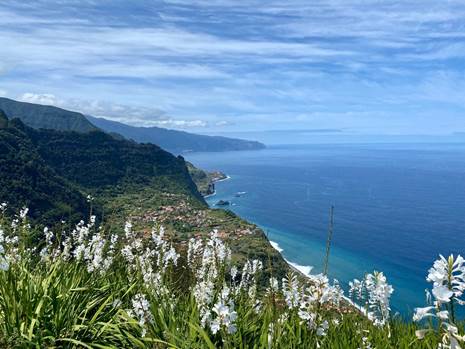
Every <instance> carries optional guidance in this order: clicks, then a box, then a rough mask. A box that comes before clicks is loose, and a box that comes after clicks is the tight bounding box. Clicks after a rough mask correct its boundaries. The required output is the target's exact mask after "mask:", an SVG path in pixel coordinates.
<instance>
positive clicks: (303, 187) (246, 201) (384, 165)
mask: <svg viewBox="0 0 465 349" xmlns="http://www.w3.org/2000/svg"><path fill="white" fill-rule="evenodd" d="M187 159H188V160H189V161H191V162H192V163H194V164H195V165H196V166H198V167H201V168H203V169H207V170H221V171H223V172H225V173H227V174H228V175H229V176H230V177H231V178H230V179H229V180H226V181H223V182H220V183H217V185H216V189H217V193H216V195H215V196H212V197H210V198H208V202H209V203H210V204H211V205H214V204H215V203H216V202H217V201H218V200H220V199H223V200H228V201H230V202H231V203H232V205H231V206H230V209H231V210H233V211H234V212H236V213H237V214H238V215H240V216H241V217H243V218H245V219H247V220H249V221H252V222H254V223H256V224H258V225H260V226H261V227H262V228H264V229H265V230H266V231H267V232H268V235H269V238H270V240H272V241H274V242H276V243H278V244H279V247H280V248H281V249H282V254H283V255H284V257H285V258H286V259H287V260H289V261H290V262H293V263H296V264H299V265H301V266H313V267H314V269H313V272H314V273H317V272H320V271H322V267H323V260H324V254H325V244H326V236H327V229H328V220H329V209H330V206H331V205H334V206H335V226H334V235H333V241H332V247H331V255H330V263H329V274H330V276H331V277H333V278H336V279H338V280H339V281H340V282H341V284H342V285H346V284H347V283H348V282H349V281H350V280H352V279H353V278H362V277H363V276H364V274H365V273H366V272H372V271H373V270H379V271H383V272H384V273H385V274H386V276H387V278H388V281H389V282H390V283H391V284H393V286H394V288H395V292H394V294H393V296H392V308H393V310H394V311H398V312H400V313H401V314H403V315H407V314H409V313H410V312H411V311H412V310H413V308H414V307H417V306H424V303H425V291H424V290H425V289H426V288H430V285H429V284H428V283H427V282H426V280H425V278H426V275H427V271H428V269H429V268H430V267H431V265H432V263H433V261H434V260H435V259H436V258H437V256H438V255H439V254H440V253H441V254H443V255H448V254H450V253H454V254H458V253H460V254H462V255H463V254H465V144H366V145H354V144H352V145H306V146H301V145H299V146H276V147H269V148H268V149H265V150H262V151H250V152H226V153H197V154H190V155H189V156H187ZM237 192H246V194H245V195H243V196H240V197H237V196H236V195H235V194H236V193H237Z"/></svg>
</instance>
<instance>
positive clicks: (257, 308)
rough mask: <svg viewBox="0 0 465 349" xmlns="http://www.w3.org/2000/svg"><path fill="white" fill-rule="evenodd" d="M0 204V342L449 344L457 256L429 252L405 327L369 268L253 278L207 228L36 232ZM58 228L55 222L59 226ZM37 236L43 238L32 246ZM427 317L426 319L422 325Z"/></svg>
mask: <svg viewBox="0 0 465 349" xmlns="http://www.w3.org/2000/svg"><path fill="white" fill-rule="evenodd" d="M5 208H6V206H5V205H1V212H0V243H1V247H0V346H2V347H6V348H7V347H8V348H9V347H36V348H44V347H57V348H58V347H59V348H68V347H69V348H75V347H86V348H316V347H319V348H460V346H459V343H463V337H461V336H460V335H461V334H463V325H460V326H458V325H457V323H458V321H457V319H455V313H456V312H455V310H456V309H455V308H456V307H457V306H460V304H462V301H461V298H460V297H461V296H462V293H463V291H464V290H465V281H464V278H465V266H464V263H465V261H464V260H463V259H462V258H461V257H460V256H459V257H457V258H453V257H450V258H449V259H442V258H441V259H439V260H438V261H436V262H435V264H434V266H433V268H432V269H431V270H430V272H429V275H428V279H429V280H430V281H431V282H432V283H433V291H432V295H431V297H430V299H428V300H427V301H428V302H430V303H431V304H428V307H426V308H421V309H417V310H416V313H415V316H414V319H415V320H416V321H417V322H418V323H419V324H416V323H413V322H412V323H404V322H401V321H400V320H396V319H392V318H391V317H390V314H389V298H390V295H391V293H392V292H393V289H392V287H391V286H390V285H389V284H388V282H387V280H386V277H385V276H384V275H383V274H382V273H378V272H374V273H373V274H368V275H366V276H365V277H364V278H363V279H362V280H354V282H352V283H351V288H350V290H351V292H350V295H349V296H350V297H351V298H352V299H353V300H354V301H356V302H358V304H359V305H360V306H359V308H360V311H358V310H356V308H355V307H354V306H350V305H348V302H347V300H346V298H344V296H343V292H342V289H341V287H340V286H339V284H338V283H337V281H334V282H330V281H329V280H328V279H327V277H326V276H324V275H314V276H311V277H310V278H308V279H307V280H305V281H304V280H302V279H301V278H299V277H298V276H297V275H295V274H292V273H290V274H289V275H287V276H286V277H284V278H282V279H280V280H278V279H277V278H275V277H273V276H271V277H270V278H269V281H268V282H267V285H266V286H264V287H261V283H259V282H258V280H259V278H260V274H261V273H262V270H263V269H264V267H266V266H264V264H266V261H265V263H264V262H263V261H261V260H250V261H247V262H245V263H243V265H242V267H241V268H239V270H238V268H237V266H236V264H235V263H234V262H233V261H232V258H231V251H230V250H229V248H228V247H227V246H226V245H225V244H224V242H223V241H222V240H221V239H220V238H219V236H218V234H217V233H216V232H212V233H211V234H210V236H209V237H208V238H206V239H203V238H198V239H191V240H189V243H188V244H175V243H174V242H173V241H170V238H169V236H168V235H167V234H165V231H164V229H163V228H162V227H161V226H154V229H153V230H152V231H151V232H150V231H136V229H133V226H132V224H131V223H130V222H127V223H126V224H125V227H124V233H122V234H113V233H112V231H106V230H105V229H102V228H99V227H97V226H96V224H95V218H94V217H91V219H90V222H89V223H88V224H85V223H84V222H81V223H79V224H78V225H77V226H76V227H75V228H74V229H73V230H72V231H71V232H66V231H64V229H55V230H54V231H51V230H49V229H44V230H43V231H41V232H40V233H39V232H37V231H36V230H35V229H34V227H31V226H30V224H29V223H28V219H27V210H26V209H24V210H22V211H21V212H20V214H19V215H18V216H16V217H15V218H14V219H12V220H11V219H8V218H7V217H6V216H5V215H4V214H3V212H4V211H5ZM63 227H64V225H63ZM37 241H42V242H41V243H39V244H37ZM425 319H428V322H425Z"/></svg>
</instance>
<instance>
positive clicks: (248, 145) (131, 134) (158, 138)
mask: <svg viewBox="0 0 465 349" xmlns="http://www.w3.org/2000/svg"><path fill="white" fill-rule="evenodd" d="M86 117H87V119H88V120H89V121H90V122H91V123H92V124H94V125H95V126H97V127H99V128H101V129H102V130H104V131H107V132H113V133H118V134H120V135H122V136H124V137H126V138H128V139H132V140H134V141H136V142H139V143H153V144H157V145H159V146H160V147H162V148H163V149H166V150H168V151H170V152H172V153H175V154H181V153H185V152H190V151H196V152H199V151H211V152H218V151H229V150H257V149H263V148H265V145H264V144H262V143H259V142H256V141H247V140H242V139H235V138H227V137H219V136H205V135H197V134H193V133H188V132H183V131H176V130H168V129H165V128H160V127H135V126H129V125H126V124H123V123H120V122H116V121H111V120H107V119H103V118H95V117H92V116H86Z"/></svg>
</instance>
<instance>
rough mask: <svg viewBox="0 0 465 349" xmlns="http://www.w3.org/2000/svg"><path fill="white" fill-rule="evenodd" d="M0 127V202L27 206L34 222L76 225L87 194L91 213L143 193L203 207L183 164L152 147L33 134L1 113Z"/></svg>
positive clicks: (86, 136)
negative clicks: (177, 198)
mask: <svg viewBox="0 0 465 349" xmlns="http://www.w3.org/2000/svg"><path fill="white" fill-rule="evenodd" d="M0 125H2V127H1V128H0V150H1V151H0V167H1V172H2V176H1V178H0V183H1V187H0V200H2V201H6V202H9V204H10V206H11V207H12V208H15V209H19V208H20V207H22V206H24V205H25V206H28V207H29V208H30V211H31V216H32V218H33V219H35V218H40V219H42V220H43V221H44V222H45V223H50V220H51V219H52V220H59V219H65V220H71V221H72V222H75V221H76V219H81V218H82V217H84V215H85V214H86V213H87V212H88V207H89V204H88V203H87V202H86V197H87V196H88V195H91V196H93V197H98V198H99V200H98V201H97V202H95V203H94V204H93V205H94V209H96V210H99V209H101V210H104V207H105V205H107V204H109V203H110V202H111V201H112V200H113V199H114V198H115V197H117V196H118V195H123V194H130V193H137V192H141V191H144V190H145V189H146V188H151V190H152V191H153V192H168V193H174V194H183V195H186V196H190V197H192V198H193V201H196V202H197V204H198V205H201V206H205V202H204V201H203V198H202V197H201V195H200V193H199V192H198V190H197V187H196V185H195V184H194V182H193V181H192V179H191V177H190V175H189V172H188V170H187V167H186V164H185V161H184V159H183V158H182V157H175V156H173V155H172V154H170V153H168V152H166V151H164V150H162V149H161V148H159V147H157V146H155V145H152V144H138V143H135V142H132V141H128V140H118V139H115V138H114V137H112V136H110V135H108V134H106V133H104V132H101V131H92V132H87V133H78V132H65V131H56V130H45V129H43V130H42V129H41V130H35V129H32V128H30V127H28V126H26V125H24V124H23V123H22V122H21V121H20V120H19V119H13V120H7V119H6V117H5V114H4V113H2V117H1V121H0ZM99 218H100V217H99Z"/></svg>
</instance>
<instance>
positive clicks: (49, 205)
mask: <svg viewBox="0 0 465 349" xmlns="http://www.w3.org/2000/svg"><path fill="white" fill-rule="evenodd" d="M0 173H1V176H0V200H1V201H2V202H9V203H10V208H11V209H12V210H16V211H17V210H19V209H20V208H22V207H23V206H27V207H29V208H30V216H31V217H32V218H33V219H38V218H40V219H41V220H43V221H44V222H48V223H51V222H55V221H61V220H66V221H68V220H69V221H77V220H80V219H82V218H84V217H85V216H86V215H87V214H88V212H89V205H88V203H87V201H86V198H85V197H84V195H83V194H82V193H81V192H80V191H79V190H78V188H77V187H76V186H74V185H73V184H72V183H70V182H69V181H67V180H66V179H64V178H63V177H61V176H59V175H58V174H57V173H56V172H55V171H54V170H53V168H52V167H50V166H49V165H48V164H47V163H46V161H44V159H43V158H42V157H41V155H40V154H39V152H38V151H37V149H36V147H35V146H34V144H33V143H32V141H31V139H30V138H29V137H28V135H27V130H26V128H25V127H24V125H22V124H21V122H16V121H15V120H13V121H10V122H8V120H7V119H6V117H5V115H4V114H3V112H2V111H0Z"/></svg>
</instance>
